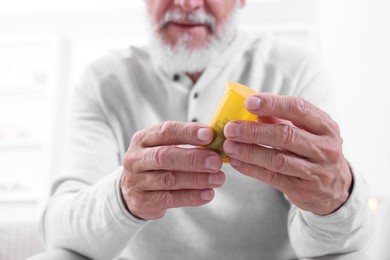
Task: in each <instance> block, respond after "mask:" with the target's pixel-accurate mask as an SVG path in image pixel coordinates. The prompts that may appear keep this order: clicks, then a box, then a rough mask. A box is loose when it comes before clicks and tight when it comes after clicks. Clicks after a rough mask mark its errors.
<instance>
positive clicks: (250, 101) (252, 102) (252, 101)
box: [246, 96, 261, 110]
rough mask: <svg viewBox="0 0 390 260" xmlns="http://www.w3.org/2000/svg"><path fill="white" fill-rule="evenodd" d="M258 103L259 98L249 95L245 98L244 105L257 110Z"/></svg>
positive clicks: (259, 101)
mask: <svg viewBox="0 0 390 260" xmlns="http://www.w3.org/2000/svg"><path fill="white" fill-rule="evenodd" d="M260 103H261V99H260V98H258V97H256V96H250V97H248V98H247V99H246V107H247V108H248V109H250V110H258V109H259V108H260Z"/></svg>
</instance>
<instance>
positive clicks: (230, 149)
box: [223, 141, 237, 155]
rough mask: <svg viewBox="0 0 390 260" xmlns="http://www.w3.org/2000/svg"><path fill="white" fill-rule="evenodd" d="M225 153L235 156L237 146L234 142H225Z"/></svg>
mask: <svg viewBox="0 0 390 260" xmlns="http://www.w3.org/2000/svg"><path fill="white" fill-rule="evenodd" d="M223 151H224V152H225V153H226V154H227V155H235V154H236V152H237V144H236V143H234V142H232V141H225V143H224V144H223Z"/></svg>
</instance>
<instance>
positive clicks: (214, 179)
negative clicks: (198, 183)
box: [209, 174, 225, 186]
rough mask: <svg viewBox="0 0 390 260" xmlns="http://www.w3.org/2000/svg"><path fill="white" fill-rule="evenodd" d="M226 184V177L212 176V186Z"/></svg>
mask: <svg viewBox="0 0 390 260" xmlns="http://www.w3.org/2000/svg"><path fill="white" fill-rule="evenodd" d="M224 182H225V176H224V175H223V174H210V175H209V183H210V184H212V185H218V186H219V185H222V184H223V183H224Z"/></svg>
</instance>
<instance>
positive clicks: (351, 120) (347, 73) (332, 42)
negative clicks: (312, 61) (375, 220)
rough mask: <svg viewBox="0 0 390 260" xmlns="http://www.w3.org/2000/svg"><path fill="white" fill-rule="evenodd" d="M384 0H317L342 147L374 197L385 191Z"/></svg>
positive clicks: (389, 176)
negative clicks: (337, 111)
mask: <svg viewBox="0 0 390 260" xmlns="http://www.w3.org/2000/svg"><path fill="white" fill-rule="evenodd" d="M389 14H390V1H388V0H323V1H322V3H321V5H320V13H319V16H318V19H319V20H318V21H319V23H318V24H319V32H320V36H321V37H320V43H321V54H322V57H323V59H324V61H325V62H326V63H327V66H328V68H329V71H330V74H331V76H332V77H333V82H334V85H335V87H336V89H337V94H338V99H339V104H340V112H341V119H342V121H343V122H344V124H343V133H344V137H345V139H346V143H345V150H346V152H347V154H348V156H349V158H350V159H351V160H352V161H353V164H354V165H355V167H356V168H357V169H359V170H361V172H362V173H363V174H364V175H365V177H366V179H367V181H368V182H369V184H370V186H371V193H372V194H373V196H375V197H383V196H389V195H390V189H389V184H390V138H389V133H390V102H389V101H388V100H389V98H390V15H389Z"/></svg>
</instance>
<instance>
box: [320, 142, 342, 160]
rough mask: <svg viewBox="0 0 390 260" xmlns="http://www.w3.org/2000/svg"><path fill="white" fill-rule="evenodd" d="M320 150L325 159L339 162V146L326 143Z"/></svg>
mask: <svg viewBox="0 0 390 260" xmlns="http://www.w3.org/2000/svg"><path fill="white" fill-rule="evenodd" d="M322 152H323V154H324V156H325V157H326V160H327V161H330V162H339V161H340V160H341V159H342V157H343V153H342V151H341V148H340V147H339V146H338V145H337V146H333V145H327V146H325V147H323V148H322Z"/></svg>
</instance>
